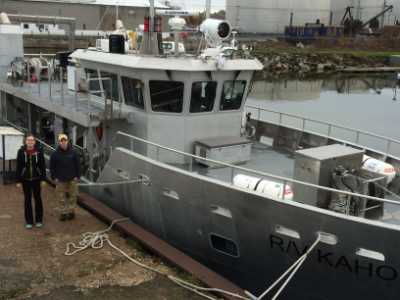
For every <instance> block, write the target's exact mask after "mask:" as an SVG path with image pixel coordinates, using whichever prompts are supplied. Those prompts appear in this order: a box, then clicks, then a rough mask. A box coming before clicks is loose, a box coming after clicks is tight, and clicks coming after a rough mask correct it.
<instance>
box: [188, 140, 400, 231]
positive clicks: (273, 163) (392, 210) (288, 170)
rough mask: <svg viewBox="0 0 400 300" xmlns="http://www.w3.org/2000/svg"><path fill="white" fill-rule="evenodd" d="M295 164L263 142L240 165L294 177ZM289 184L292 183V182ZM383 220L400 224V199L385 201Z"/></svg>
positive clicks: (215, 173) (214, 172) (223, 175)
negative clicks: (397, 202)
mask: <svg viewBox="0 0 400 300" xmlns="http://www.w3.org/2000/svg"><path fill="white" fill-rule="evenodd" d="M294 164H295V161H294V157H293V155H292V154H291V153H289V152H285V151H278V150H276V149H274V148H272V147H271V146H268V145H264V144H261V143H255V144H254V145H253V147H252V155H251V160H250V161H249V162H247V163H245V164H242V165H240V167H243V168H246V169H251V170H254V171H258V172H263V173H268V174H272V175H276V176H279V177H286V178H290V179H293V176H294ZM193 171H195V172H197V173H198V174H201V175H204V176H208V177H211V178H214V179H218V180H222V181H224V182H228V183H231V182H232V178H233V177H234V176H235V175H237V174H245V175H250V176H255V177H257V175H255V174H254V173H251V172H245V171H241V170H237V169H236V170H234V171H232V168H229V167H220V168H207V167H205V166H201V165H196V166H195V167H194V168H193ZM266 178H267V177H266ZM267 179H268V178H267ZM272 180H273V179H272ZM278 181H279V180H278ZM288 184H289V185H291V184H290V183H288ZM294 198H295V196H294ZM386 199H388V200H393V201H397V200H399V199H396V198H395V197H394V196H390V195H388V196H387V197H386ZM381 221H382V222H384V223H388V224H395V225H400V201H399V205H396V204H391V203H384V216H383V218H382V219H381Z"/></svg>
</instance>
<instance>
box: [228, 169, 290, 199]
mask: <svg viewBox="0 0 400 300" xmlns="http://www.w3.org/2000/svg"><path fill="white" fill-rule="evenodd" d="M233 184H234V186H236V187H240V188H243V189H248V190H252V191H255V192H258V193H261V194H263V195H265V196H266V197H268V198H271V199H274V200H282V199H284V200H293V190H292V188H291V187H290V186H289V185H286V186H284V184H283V183H281V182H277V181H272V180H267V179H262V178H257V177H253V176H248V175H243V174H239V175H236V176H235V177H234V178H233ZM283 195H284V196H283Z"/></svg>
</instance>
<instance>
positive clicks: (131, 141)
mask: <svg viewBox="0 0 400 300" xmlns="http://www.w3.org/2000/svg"><path fill="white" fill-rule="evenodd" d="M118 137H123V138H126V139H127V140H128V143H124V144H125V145H128V146H127V147H126V148H127V149H129V150H131V151H132V152H135V153H138V154H141V155H144V156H147V157H148V158H150V159H153V160H155V161H158V162H161V163H164V164H168V165H171V166H173V167H177V168H181V169H183V170H184V171H188V172H191V173H199V171H198V170H195V169H194V163H195V162H207V163H208V164H211V165H214V166H216V167H217V168H218V167H219V168H228V169H229V170H230V171H229V178H226V180H224V181H225V182H228V183H229V184H231V185H234V182H233V180H234V177H235V176H236V175H238V174H245V175H251V176H256V177H258V178H261V179H267V180H271V181H274V182H277V183H281V184H282V185H283V190H282V193H281V196H280V198H279V199H275V200H286V199H285V197H286V194H285V191H286V188H287V187H288V186H289V187H292V186H293V185H294V184H299V185H302V186H306V187H308V188H313V189H316V190H318V191H325V192H331V193H337V194H341V195H347V196H353V197H357V198H360V199H367V200H372V201H377V202H380V203H388V204H394V205H399V206H400V201H396V200H390V199H383V198H378V197H372V196H367V195H362V194H358V193H352V192H347V191H341V190H337V189H333V188H329V187H325V186H319V185H315V184H311V183H307V182H303V181H299V180H295V179H292V178H286V177H282V176H277V175H273V174H269V173H265V172H261V171H257V170H252V169H248V168H244V167H241V166H236V165H232V164H228V163H224V162H220V161H215V160H212V159H207V158H204V157H200V156H196V155H193V154H189V153H186V152H183V151H179V150H175V149H172V148H169V147H165V146H162V145H159V144H157V143H154V142H151V141H147V140H144V139H141V138H138V137H135V136H133V135H130V134H127V133H124V132H121V131H119V132H117V134H116V138H117V139H118ZM119 142H122V141H121V140H119ZM135 143H136V144H135ZM139 145H142V146H143V145H145V146H146V148H147V149H146V150H145V153H143V151H137V150H136V149H139V148H141V147H138V148H136V147H137V146H139ZM117 148H118V147H117ZM142 148H143V147H142ZM150 148H152V149H154V150H155V151H149V150H150ZM142 150H143V149H142ZM162 151H166V152H169V153H172V154H174V155H176V156H177V157H179V156H180V157H182V158H184V160H182V161H186V163H184V164H177V163H171V162H168V161H163V159H161V155H160V153H161V152H162ZM214 168H215V167H214ZM207 177H210V176H207ZM220 180H221V179H220Z"/></svg>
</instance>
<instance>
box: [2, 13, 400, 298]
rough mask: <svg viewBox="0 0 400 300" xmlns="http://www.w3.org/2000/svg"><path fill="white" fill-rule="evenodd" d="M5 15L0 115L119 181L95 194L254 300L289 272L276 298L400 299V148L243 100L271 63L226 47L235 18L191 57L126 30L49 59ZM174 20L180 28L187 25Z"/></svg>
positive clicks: (205, 37)
mask: <svg viewBox="0 0 400 300" xmlns="http://www.w3.org/2000/svg"><path fill="white" fill-rule="evenodd" d="M153 13H154V12H153ZM153 13H152V14H151V15H153ZM2 19H3V24H0V54H1V58H2V60H1V65H0V69H1V72H2V73H1V74H2V79H1V81H0V96H1V98H0V99H1V113H2V119H3V121H4V122H6V123H8V124H10V125H12V126H14V127H16V128H19V129H21V130H24V131H28V130H29V131H32V132H34V133H35V134H37V135H38V136H40V137H41V139H42V143H43V145H44V147H45V148H46V151H47V153H50V152H51V151H52V147H53V145H54V136H56V135H57V134H58V133H60V132H67V133H68V134H69V135H70V136H71V140H72V142H73V145H74V147H75V148H76V149H77V151H79V153H80V154H81V157H82V166H83V168H84V170H85V177H84V178H83V179H84V180H85V181H86V182H88V183H93V182H101V183H113V184H109V185H107V184H105V185H101V186H99V185H93V187H90V186H89V187H87V188H85V190H86V191H87V192H89V193H90V194H92V195H94V196H96V197H97V198H98V199H100V200H101V201H103V202H104V203H105V204H107V205H108V206H109V207H111V208H113V209H115V210H116V211H118V212H120V213H121V214H123V215H125V216H128V217H130V218H131V219H132V220H133V221H134V222H136V223H138V224H139V225H141V226H143V227H144V228H146V229H148V230H149V231H151V232H153V233H154V234H156V235H157V236H159V237H160V238H162V239H164V240H165V241H167V242H168V243H170V244H172V245H174V246H176V247H177V248H179V249H181V250H183V251H184V252H186V253H187V254H189V255H191V256H192V257H194V258H195V259H197V260H198V261H200V262H202V263H204V264H205V265H207V266H209V267H210V268H212V269H213V270H216V271H217V272H219V273H220V274H222V275H224V276H226V277H227V278H229V279H231V280H232V281H233V282H235V283H237V284H238V285H239V286H241V287H243V288H244V289H246V290H248V291H249V294H252V295H260V294H261V293H262V292H264V291H265V290H266V288H267V287H268V286H270V285H271V284H272V283H273V282H275V280H277V279H278V278H279V277H280V276H281V275H282V274H283V273H284V272H285V271H288V272H287V275H288V276H290V277H289V279H291V281H290V282H289V281H288V282H287V283H288V284H287V285H286V284H283V283H282V282H281V284H283V285H281V286H282V287H283V289H282V293H280V295H279V297H280V299H298V300H337V299H352V300H353V299H363V300H376V299H387V300H389V299H390V300H393V299H398V298H399V295H400V278H399V272H400V255H399V253H400V251H399V250H400V209H399V203H398V200H399V197H398V196H397V194H398V192H399V178H398V167H399V165H400V142H399V141H396V140H393V139H389V138H385V137H381V136H378V135H374V134H371V133H367V132H363V131H360V130H354V129H350V128H346V127H343V126H338V125H334V124H329V123H325V122H319V121H315V120H311V119H306V118H302V117H298V116H293V115H291V116H289V117H291V118H293V119H295V120H297V121H298V122H297V123H298V125H297V126H294V125H293V124H292V125H290V126H289V125H285V122H283V119H284V118H286V117H288V115H286V114H284V113H280V112H271V111H266V110H261V109H258V108H256V107H246V104H245V100H246V97H247V95H248V94H249V92H250V90H251V87H252V78H253V75H254V73H255V72H256V71H259V70H262V68H263V66H262V64H261V63H260V62H259V61H258V60H257V59H254V58H251V57H250V56H248V55H247V54H246V49H242V50H241V51H239V50H238V48H237V45H236V41H235V40H234V39H233V42H232V43H230V44H229V45H224V43H223V42H224V41H225V40H227V39H228V38H230V36H231V27H230V25H229V24H228V23H227V22H225V21H219V20H213V19H208V20H206V21H205V22H204V23H203V25H202V26H201V28H200V30H201V32H202V38H201V39H202V43H203V45H206V47H200V48H199V52H198V54H196V55H186V54H184V53H169V54H160V53H159V47H158V42H157V34H156V33H154V32H151V31H150V32H145V33H144V35H143V40H142V42H141V46H140V47H141V51H139V50H138V49H134V48H135V47H132V45H129V44H130V42H125V40H126V36H125V33H124V32H123V29H122V28H121V29H120V32H119V33H116V34H113V35H111V36H110V37H109V38H108V39H103V40H100V41H98V43H97V45H96V47H94V48H91V49H84V50H83V49H80V50H76V51H74V52H73V53H71V54H70V55H69V57H68V58H65V57H63V56H62V55H60V56H59V57H58V59H53V58H48V59H45V58H44V57H43V56H39V57H31V56H29V57H28V56H26V55H24V53H23V45H22V33H21V32H20V29H19V26H18V25H12V24H9V23H8V22H7V20H6V19H7V18H6V17H4V16H3V18H2ZM4 20H5V21H4ZM170 25H171V27H173V30H175V31H176V33H179V30H180V29H182V20H181V19H180V18H179V17H175V18H174V20H173V21H172V22H170ZM118 36H120V37H121V36H122V37H123V38H122V39H120V38H118ZM176 36H178V34H176ZM121 40H122V41H123V42H122V50H121V43H120V42H121ZM114 42H115V44H113V43H114ZM176 43H177V44H176V45H178V43H179V41H176ZM11 44H12V45H13V47H10V46H9V45H11ZM176 48H178V47H176ZM176 52H178V51H176ZM67 60H68V63H67V62H66V61H67ZM66 74H67V75H68V76H67V77H68V82H67V84H65V80H64V78H65V76H66ZM311 123H314V124H319V125H321V126H325V128H326V131H325V132H323V133H321V131H318V132H317V131H314V130H310V129H309V128H310V127H309V125H310V124H311ZM336 130H345V131H346V132H347V133H348V134H347V136H348V138H345V139H343V138H340V139H339V138H335V134H334V132H335V131H336ZM368 138H369V139H374V140H375V142H376V144H378V145H379V146H382V145H384V147H383V149H380V148H379V147H378V148H374V147H372V146H370V145H368V143H367V142H366V140H367V139H368ZM276 169H280V170H285V174H291V176H282V175H281V174H280V173H279V172H278V173H277V172H275V174H272V173H274V171H272V170H276ZM396 193H397V194H396ZM295 261H297V263H296V264H294V263H295ZM293 264H294V265H293ZM291 266H292V267H291ZM285 280H286V279H285ZM271 292H272V293H274V294H275V295H276V296H277V293H278V287H275V288H274V289H272V291H271ZM249 297H253V298H254V299H261V298H257V297H258V296H257V297H256V296H249ZM265 298H266V297H265Z"/></svg>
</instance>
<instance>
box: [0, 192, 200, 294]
mask: <svg viewBox="0 0 400 300" xmlns="http://www.w3.org/2000/svg"><path fill="white" fill-rule="evenodd" d="M43 202H44V207H45V217H44V222H45V226H44V227H43V228H41V229H37V228H34V229H31V230H27V229H25V227H24V218H23V197H22V191H21V190H19V189H17V188H16V187H15V186H14V185H7V186H3V185H0V207H1V210H0V299H2V300H3V299H34V300H38V299H78V300H80V299H85V300H86V299H160V300H161V299H195V300H197V299H203V298H200V297H199V296H196V295H194V294H193V293H191V292H189V291H186V290H184V289H182V288H180V287H177V286H176V285H174V284H173V283H171V282H170V281H168V280H167V279H165V278H161V277H160V276H156V275H155V274H154V273H151V272H149V271H145V270H143V269H141V268H140V267H138V266H136V265H134V264H132V263H130V262H128V261H127V260H126V259H124V258H122V257H121V256H120V255H119V254H118V253H116V252H115V251H113V250H112V249H111V248H109V247H107V246H105V247H104V248H103V249H101V250H87V251H84V252H81V253H79V254H76V255H74V256H72V257H67V256H65V255H64V252H65V249H66V244H67V242H71V241H72V242H77V241H79V240H80V235H81V234H82V233H83V232H87V231H98V230H102V229H104V228H106V227H107V225H106V224H104V223H102V222H101V221H99V220H98V219H96V218H95V217H94V216H92V215H91V214H90V213H89V212H87V211H85V210H83V209H81V208H78V210H77V218H76V220H73V221H69V222H60V221H59V220H58V213H57V211H56V206H57V201H56V199H55V194H54V190H53V189H52V188H51V187H47V188H45V189H44V191H43ZM110 239H111V240H112V241H113V243H114V244H115V245H117V246H118V247H120V248H121V249H123V250H124V251H126V252H127V253H128V254H130V255H131V256H132V257H134V258H136V259H139V260H140V261H141V262H143V263H145V264H147V265H150V266H152V267H156V268H158V269H160V270H163V271H165V272H167V273H168V274H174V275H177V274H178V275H179V276H181V277H182V276H183V278H184V279H186V280H187V279H188V278H190V279H189V280H194V279H193V278H191V277H189V276H188V275H187V274H185V273H182V272H181V271H178V270H176V269H175V268H172V267H169V266H167V265H166V264H164V263H163V261H161V259H160V258H158V257H155V256H153V255H151V254H149V253H147V252H145V251H143V249H141V247H140V246H139V245H138V244H137V243H136V242H134V241H132V240H129V239H125V238H123V237H121V236H120V235H119V234H118V233H117V232H115V231H112V232H110ZM195 282H196V281H195Z"/></svg>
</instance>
